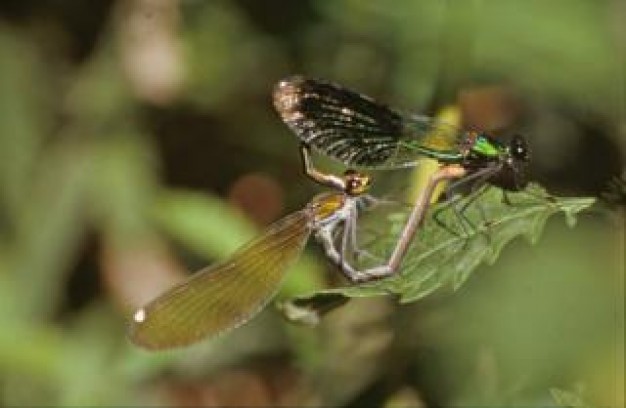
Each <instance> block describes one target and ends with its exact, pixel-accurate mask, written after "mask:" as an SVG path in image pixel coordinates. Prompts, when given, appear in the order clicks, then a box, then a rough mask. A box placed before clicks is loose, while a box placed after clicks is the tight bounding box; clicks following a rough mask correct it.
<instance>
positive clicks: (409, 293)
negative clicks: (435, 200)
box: [293, 185, 595, 307]
mask: <svg viewBox="0 0 626 408" xmlns="http://www.w3.org/2000/svg"><path fill="white" fill-rule="evenodd" d="M503 197H504V196H503V193H502V191H501V190H499V189H497V188H489V189H488V190H487V191H486V192H485V193H484V194H482V195H481V196H480V197H479V198H478V199H477V200H476V201H475V202H474V203H472V204H471V205H470V206H469V207H468V208H467V210H466V211H465V213H464V215H465V217H466V218H467V219H466V220H462V219H461V217H459V216H458V213H457V212H455V211H453V209H452V208H451V206H446V204H445V203H444V204H439V205H437V206H435V207H434V208H433V209H431V210H430V211H429V213H428V214H427V217H426V220H425V222H424V224H423V225H422V226H421V227H420V228H419V230H418V231H417V233H416V235H415V237H413V240H412V241H411V244H410V247H409V251H408V252H407V255H406V256H405V258H404V260H403V261H402V265H401V270H400V273H399V274H398V275H396V276H395V277H391V278H387V279H383V280H380V281H376V282H371V283H367V284H363V285H359V286H356V285H355V286H345V287H339V288H334V289H329V290H324V291H320V292H317V293H314V294H309V295H306V296H303V297H301V298H300V297H299V298H298V299H296V300H295V301H293V303H294V304H297V305H298V306H299V307H306V304H304V303H306V302H303V301H304V299H308V300H309V301H310V302H317V297H319V296H328V295H329V294H340V295H343V296H346V297H369V296H380V295H389V294H391V295H396V296H398V299H399V301H400V302H402V303H406V302H413V301H416V300H418V299H421V298H423V297H425V296H427V295H429V294H431V293H433V292H434V291H436V290H438V289H440V288H444V287H449V288H452V289H453V290H457V289H459V288H460V287H461V286H462V285H463V283H465V281H467V279H468V278H469V277H470V275H471V274H472V272H473V271H474V270H475V269H476V267H477V266H478V265H480V264H481V263H482V262H485V263H489V264H492V263H495V262H496V260H497V259H498V256H499V254H500V252H501V251H502V249H503V248H504V246H505V245H506V244H507V243H509V242H510V241H511V240H513V239H514V238H516V237H518V236H524V237H526V239H528V240H529V241H530V242H531V243H533V244H534V243H536V242H537V240H538V239H539V237H540V235H541V232H542V230H543V227H544V225H545V223H546V221H547V220H548V219H549V218H550V217H551V216H553V215H555V214H559V213H562V214H564V216H565V219H566V220H567V223H568V225H570V226H572V225H573V220H574V219H575V216H576V214H578V213H579V212H581V211H583V210H585V209H586V208H588V207H590V206H591V205H592V204H593V203H594V201H595V199H593V198H555V197H550V196H548V195H547V194H546V192H545V191H544V190H543V189H541V188H540V187H538V186H536V185H533V186H530V187H529V188H528V189H526V190H525V191H522V192H517V193H507V195H506V197H507V198H508V199H509V201H510V203H509V204H507V203H506V202H505V201H504V200H503ZM463 203H464V200H461V202H460V203H459V207H460V206H462V204H463ZM382 207H385V204H383V205H382ZM410 209H411V208H410V207H406V206H405V207H402V208H398V207H396V208H395V209H393V210H392V211H387V213H386V214H384V216H381V212H382V211H380V210H379V209H376V208H375V209H373V210H372V211H369V212H365V213H364V214H362V215H360V218H359V233H358V234H359V242H358V245H359V247H360V248H361V249H364V250H366V251H367V252H368V253H369V254H371V255H373V257H368V258H369V259H368V262H356V263H353V264H355V265H358V267H359V269H361V268H363V267H368V266H374V265H380V264H381V263H382V260H386V259H388V258H389V254H390V253H391V251H392V250H393V248H394V246H395V243H396V241H397V237H398V234H399V232H400V231H401V229H402V228H403V226H404V222H405V220H406V218H407V216H408V213H409V211H410ZM437 210H441V212H440V213H439V219H440V221H442V223H443V224H445V226H447V227H448V228H447V229H450V230H452V231H448V230H447V229H446V228H443V227H442V226H441V225H439V224H437V222H436V221H435V219H434V218H433V215H434V214H435V213H436V212H437ZM381 231H382V232H381Z"/></svg>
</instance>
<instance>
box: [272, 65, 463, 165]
mask: <svg viewBox="0 0 626 408" xmlns="http://www.w3.org/2000/svg"><path fill="white" fill-rule="evenodd" d="M273 99H274V107H275V108H276V110H277V111H278V113H279V114H280V116H281V118H282V120H283V121H284V122H285V123H286V124H287V125H288V126H289V128H290V129H291V130H292V131H293V132H294V133H295V134H296V135H297V136H298V137H299V138H300V139H301V140H302V141H303V142H305V143H307V144H308V145H310V146H312V147H314V148H315V149H316V150H318V151H320V152H322V153H323V154H325V155H327V156H330V157H333V158H335V159H337V160H339V161H341V162H343V163H344V164H346V165H348V166H356V167H370V168H398V167H407V166H413V165H415V163H416V162H417V161H418V160H419V159H420V158H421V157H424V156H426V157H435V158H436V157H437V156H438V155H441V154H449V153H454V152H455V149H457V145H458V140H459V138H460V137H461V133H460V132H459V130H458V129H457V128H456V127H454V126H451V125H449V124H446V123H441V122H437V121H434V120H433V119H431V118H428V117H425V116H419V115H412V114H407V113H403V112H400V111H396V110H393V109H390V108H389V107H387V106H385V105H382V104H379V103H377V102H376V101H374V100H373V99H371V98H369V97H367V96H365V95H361V94H359V93H356V92H353V91H350V90H348V89H346V88H343V87H341V86H339V85H335V84H332V83H329V82H324V81H320V80H315V79H308V78H303V77H300V76H295V77H291V78H287V79H285V80H282V81H280V82H279V83H278V84H277V85H276V87H275V88H274V94H273Z"/></svg>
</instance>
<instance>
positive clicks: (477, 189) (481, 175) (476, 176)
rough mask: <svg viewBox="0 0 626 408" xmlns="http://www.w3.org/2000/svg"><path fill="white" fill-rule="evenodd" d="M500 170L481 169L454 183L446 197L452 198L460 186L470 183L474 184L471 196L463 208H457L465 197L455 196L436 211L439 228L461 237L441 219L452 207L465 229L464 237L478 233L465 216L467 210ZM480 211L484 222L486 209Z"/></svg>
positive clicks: (492, 168)
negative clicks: (444, 212) (452, 194)
mask: <svg viewBox="0 0 626 408" xmlns="http://www.w3.org/2000/svg"><path fill="white" fill-rule="evenodd" d="M498 170H499V167H498V166H495V167H488V168H485V169H481V170H479V171H476V172H474V173H472V174H470V175H469V176H467V177H465V178H462V179H461V180H458V181H456V182H454V183H452V184H451V185H450V186H448V187H447V188H446V192H445V195H446V197H448V196H450V195H451V191H453V190H455V189H457V188H458V187H459V186H461V185H463V184H467V183H469V182H471V183H472V187H471V190H470V194H469V196H468V197H466V202H465V203H464V204H463V205H462V206H461V208H460V209H459V208H457V204H459V203H460V202H461V201H462V199H463V198H464V197H462V196H460V195H457V196H454V197H453V198H452V199H449V200H448V201H447V202H446V203H445V204H444V205H442V206H441V207H439V208H438V209H437V210H435V212H434V213H433V219H434V220H435V223H437V225H438V226H440V227H442V228H443V229H445V230H446V231H448V232H449V233H451V234H452V235H454V236H457V237H458V236H460V235H459V234H458V233H457V232H456V231H455V230H453V229H452V228H450V227H449V226H448V225H447V224H446V223H445V222H443V220H442V219H441V214H442V213H443V211H447V210H449V209H450V207H452V210H453V211H454V214H455V215H456V217H457V219H458V220H459V225H460V226H461V228H462V229H463V233H464V235H465V236H467V237H469V236H470V235H471V233H472V232H474V231H476V230H477V229H478V228H477V227H476V225H475V224H474V223H473V222H472V221H471V220H470V219H469V218H468V217H467V216H466V215H465V211H466V210H467V208H468V207H469V206H470V205H471V204H472V203H473V202H474V201H476V199H477V198H478V197H480V195H482V191H481V189H482V188H483V187H484V185H485V183H486V181H487V180H489V178H490V177H491V176H492V175H493V174H494V173H496V172H497V171H498ZM479 211H480V213H481V216H482V218H483V220H484V219H485V214H484V209H483V208H482V206H479ZM468 226H469V228H470V230H468V228H467V227H468Z"/></svg>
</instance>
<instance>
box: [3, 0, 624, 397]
mask: <svg viewBox="0 0 626 408" xmlns="http://www.w3.org/2000/svg"><path fill="white" fill-rule="evenodd" d="M159 5H160V6H159ZM623 13H624V7H623V4H622V2H620V1H617V0H604V1H591V0H568V1H564V0H553V1H550V2H541V1H524V2H519V1H466V2H431V1H421V0H420V1H397V2H394V3H393V6H391V5H390V4H384V3H379V2H359V1H354V0H341V1H326V0H309V1H304V2H289V1H286V0H273V1H270V2H267V3H265V2H255V1H250V0H217V1H211V2H197V1H180V2H171V3H169V4H168V6H163V5H162V4H161V3H159V2H151V1H144V2H142V1H134V0H127V1H105V0H101V1H94V2H92V3H90V7H83V5H82V3H80V2H36V1H7V2H3V3H2V4H1V5H0V305H1V307H0V325H1V326H2V330H1V331H0V399H1V401H2V404H3V405H5V406H17V405H31V406H33V405H46V406H62V405H65V406H67V405H74V406H86V405H90V406H96V405H101V406H113V405H118V406H121V405H139V404H161V405H177V406H178V405H184V404H187V405H211V404H212V405H220V404H221V405H227V404H228V403H230V405H245V404H244V402H245V401H255V402H257V403H259V404H261V405H263V404H265V405H279V404H286V405H303V404H310V405H335V406H362V405H369V406H383V405H386V406H402V404H404V405H405V406H419V404H422V405H424V406H431V405H433V406H445V405H451V404H455V405H460V406H463V405H465V406H470V405H471V406H476V405H480V406H502V405H518V406H519V405H524V406H546V405H558V404H559V403H562V402H563V401H564V400H563V398H561V397H563V396H564V395H565V394H563V393H561V394H558V393H557V394H558V395H556V394H555V393H554V392H552V395H551V393H550V390H551V389H562V390H574V389H578V384H584V390H585V392H584V396H583V397H581V398H583V399H584V403H585V404H589V405H592V406H622V405H623V395H624V390H623V382H624V381H623V378H624V377H623V364H622V363H623V359H624V356H623V344H624V343H623V341H624V339H623V322H624V315H623V299H624V292H623V287H624V286H623V284H624V278H623V276H624V275H623V271H624V250H623V249H624V213H623V207H620V206H615V207H611V209H608V208H604V207H597V209H598V210H597V211H595V212H592V213H589V214H588V215H585V216H582V217H581V218H580V220H579V223H578V225H577V226H576V228H574V229H567V228H565V227H564V226H563V222H562V221H561V220H557V221H556V222H554V223H552V222H548V223H547V226H546V234H545V236H544V237H542V238H541V239H539V240H538V241H537V244H536V245H535V246H532V247H531V246H529V245H528V244H527V243H525V242H524V241H521V240H515V241H513V242H512V244H511V245H509V246H507V248H506V249H504V250H503V251H502V252H501V254H500V258H499V259H498V261H497V262H496V263H494V264H493V265H489V266H481V267H480V268H479V269H480V273H476V274H474V275H473V277H472V279H470V280H469V281H468V282H467V284H466V285H465V286H464V287H463V289H462V290H459V291H457V292H455V293H454V294H451V293H437V292H436V293H435V294H434V295H433V296H429V297H428V298H426V299H424V300H422V301H420V302H417V303H415V304H411V305H403V306H398V305H395V304H392V303H391V302H390V301H389V300H388V299H358V300H355V301H351V302H350V303H348V304H347V305H346V306H345V307H343V308H341V309H338V310H337V311H334V312H333V313H331V314H329V315H328V316H327V317H326V318H325V319H324V320H323V322H322V324H321V325H320V326H319V327H318V328H315V329H310V328H303V327H296V326H293V325H290V324H287V323H285V322H284V321H282V320H281V319H280V317H279V316H278V314H277V313H276V312H275V311H272V310H268V311H266V312H264V313H263V314H262V315H261V316H259V318H258V319H255V320H254V321H252V322H251V323H250V324H248V325H246V326H245V327H242V328H241V329H238V330H237V331H234V332H232V333H230V334H229V335H228V336H225V337H222V338H218V339H216V340H213V341H210V342H205V343H202V344H199V345H197V346H194V347H191V348H189V349H186V350H179V351H175V352H171V353H164V354H149V353H146V352H143V351H141V350H137V349H136V348H134V347H132V346H131V345H130V344H128V342H127V340H126V339H125V336H124V331H125V320H126V318H127V315H128V313H129V312H130V310H131V309H132V307H135V306H137V305H138V304H139V303H141V302H142V301H145V300H147V298H149V297H150V296H153V295H154V294H156V292H158V290H161V289H163V287H164V286H165V283H164V282H171V280H173V279H179V278H180V274H179V271H180V270H182V269H193V268H196V267H199V266H202V265H204V264H206V263H207V262H210V261H212V260H214V259H217V258H223V257H226V256H227V255H228V254H229V253H230V252H231V251H232V250H233V248H235V247H236V246H238V245H239V244H240V243H242V242H244V241H245V240H246V239H248V238H249V237H250V236H251V235H252V234H253V233H254V230H255V223H254V221H253V220H252V219H251V218H249V217H246V215H245V214H246V213H245V211H244V210H245V206H244V205H242V202H241V201H237V200H238V199H237V198H236V196H235V195H234V194H233V191H234V187H233V186H235V185H236V184H237V182H238V181H239V180H240V179H241V178H242V176H243V175H245V174H250V173H255V174H257V173H261V174H263V175H264V177H266V178H268V179H271V180H274V181H276V183H277V184H278V185H279V186H281V187H282V194H283V199H278V200H279V203H280V208H279V212H282V213H285V212H288V211H293V210H296V209H299V208H302V206H303V205H304V203H306V202H307V201H308V200H309V199H310V197H311V196H312V194H313V193H314V188H313V185H312V184H311V183H310V182H309V181H308V180H307V179H305V177H304V176H303V175H302V174H301V173H300V163H299V158H298V155H297V154H296V152H297V150H296V147H297V142H296V140H295V138H294V137H292V136H291V135H290V134H289V132H288V131H287V129H286V128H285V127H284V126H283V125H282V124H281V123H280V121H279V119H278V117H277V116H276V115H275V113H274V112H272V109H271V104H270V97H269V93H270V90H271V87H272V85H273V83H275V82H276V81H277V80H278V79H279V78H281V77H285V76H287V75H291V74H294V73H302V74H306V75H310V76H314V77H321V78H328V79H331V80H333V81H336V82H340V83H345V84H346V85H347V86H350V87H353V88H356V89H358V90H360V91H362V92H365V93H367V94H370V95H374V96H376V97H377V98H379V99H380V100H383V101H386V102H389V103H393V104H394V105H398V106H400V107H405V108H411V109H412V110H414V111H416V112H422V113H433V112H435V111H437V110H438V109H439V108H441V107H442V106H443V105H446V104H450V103H456V102H457V95H458V94H459V93H461V92H463V91H467V90H470V91H471V90H473V89H479V88H480V87H482V86H485V85H491V84H496V85H500V86H505V87H507V89H510V90H511V91H512V92H513V93H515V95H517V96H518V98H519V99H520V101H521V106H522V108H521V113H520V114H519V115H518V116H517V119H516V120H515V121H514V122H513V123H509V124H508V125H509V127H510V130H511V131H520V130H521V131H524V132H525V134H527V135H528V137H529V139H530V140H531V145H532V148H533V165H532V173H533V174H532V175H533V177H534V178H535V179H536V180H538V181H539V182H541V184H543V185H544V186H546V187H547V188H548V190H550V191H551V192H557V193H567V194H569V195H579V196H582V195H591V194H599V193H601V192H602V191H604V190H605V187H606V185H607V183H608V182H609V180H611V179H612V178H613V177H614V176H616V175H618V174H620V173H621V172H622V170H623V168H624V158H625V157H626V137H625V135H624V129H626V124H625V123H624V117H626V115H624V113H625V112H624V111H625V109H624V107H625V106H626V104H625V101H624V99H625V97H624V93H623V84H624V72H626V70H624V58H623V55H624V50H625V48H626V46H625V43H624V38H626V37H625V36H624V35H623V34H624V33H623V27H622V20H623V19H622V18H621V16H623ZM244 191H248V192H250V193H251V194H253V195H254V196H253V198H252V199H251V201H252V202H253V203H255V208H256V209H257V210H258V211H261V212H263V211H265V214H266V215H268V214H269V216H271V217H273V218H277V217H278V216H279V214H278V213H270V212H268V211H269V210H267V209H263V208H265V207H263V203H264V202H265V201H264V200H265V198H266V197H265V196H263V189H261V188H260V187H259V186H256V185H248V187H247V188H244ZM262 198H263V199H262ZM282 200H284V201H282ZM268 208H269V207H268ZM315 251H317V253H316V252H315ZM175 254H176V255H175ZM316 255H319V251H318V250H317V249H316V248H315V247H313V246H312V247H311V254H307V256H305V260H304V261H303V262H301V263H299V265H298V267H297V268H294V271H292V272H291V273H290V282H288V284H287V285H286V288H285V293H284V294H283V296H293V295H295V294H297V293H305V292H310V291H312V290H317V289H319V288H321V287H322V286H326V285H327V284H333V283H337V279H338V277H337V274H336V273H334V271H330V272H331V273H328V274H325V273H324V272H325V268H326V267H327V265H326V263H325V262H324V260H323V258H322V257H319V256H316ZM326 269H330V268H326ZM168 284H169V283H168ZM229 387H230V388H229ZM232 389H235V391H232ZM229 390H230V391H229ZM555 395H556V396H555ZM244 396H248V397H249V398H250V399H249V400H242V399H237V398H243V397H244ZM553 397H554V398H553ZM242 401H244V402H242Z"/></svg>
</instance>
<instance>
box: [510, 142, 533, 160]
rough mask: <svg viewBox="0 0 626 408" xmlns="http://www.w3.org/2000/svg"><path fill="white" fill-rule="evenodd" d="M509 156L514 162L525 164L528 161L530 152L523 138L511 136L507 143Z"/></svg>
mask: <svg viewBox="0 0 626 408" xmlns="http://www.w3.org/2000/svg"><path fill="white" fill-rule="evenodd" d="M509 154H510V155H511V158H512V159H513V160H515V161H521V162H524V163H527V162H528V161H529V160H530V152H529V150H528V144H527V143H526V139H525V138H524V136H522V135H515V136H513V138H512V139H511V143H509Z"/></svg>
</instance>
